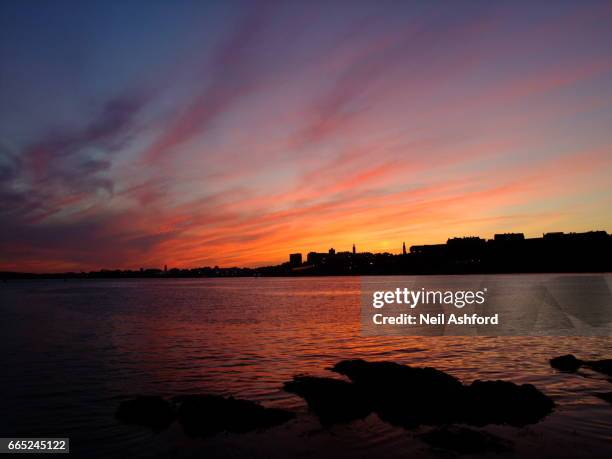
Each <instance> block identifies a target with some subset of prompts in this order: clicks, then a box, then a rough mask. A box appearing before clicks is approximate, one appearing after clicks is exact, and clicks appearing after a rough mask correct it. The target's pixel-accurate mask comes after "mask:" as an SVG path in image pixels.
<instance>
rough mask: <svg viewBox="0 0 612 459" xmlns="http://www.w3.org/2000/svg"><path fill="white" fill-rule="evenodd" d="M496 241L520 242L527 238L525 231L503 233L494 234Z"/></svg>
mask: <svg viewBox="0 0 612 459" xmlns="http://www.w3.org/2000/svg"><path fill="white" fill-rule="evenodd" d="M493 240H494V241H495V242H519V241H524V240H525V235H524V234H523V233H503V234H496V235H495V236H493Z"/></svg>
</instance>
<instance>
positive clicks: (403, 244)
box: [402, 242, 406, 255]
mask: <svg viewBox="0 0 612 459" xmlns="http://www.w3.org/2000/svg"><path fill="white" fill-rule="evenodd" d="M402 254H404V255H406V243H405V242H404V243H402Z"/></svg>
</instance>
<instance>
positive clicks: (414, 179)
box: [0, 0, 612, 272]
mask: <svg viewBox="0 0 612 459" xmlns="http://www.w3.org/2000/svg"><path fill="white" fill-rule="evenodd" d="M0 121H1V122H0V270H11V271H30V272H56V271H67V270H97V269H101V268H106V269H111V268H125V269H138V268H140V267H160V266H163V265H164V264H167V265H168V267H180V268H185V267H197V266H214V265H218V266H263V265H269V264H277V263H280V262H284V261H286V260H287V259H288V254H289V253H292V252H302V253H304V254H305V253H307V252H308V251H327V250H328V249H329V248H331V247H334V248H335V249H336V250H338V251H342V250H350V249H351V246H352V244H353V243H355V244H356V246H357V251H373V252H378V251H389V252H392V253H399V252H400V251H401V247H402V242H406V245H407V246H410V245H414V244H427V243H442V242H445V241H446V239H447V238H448V237H453V236H470V235H477V236H481V237H485V238H491V237H492V236H493V234H494V233H500V232H524V233H525V234H526V236H528V237H534V236H540V235H541V234H542V233H543V232H548V231H566V232H569V231H587V230H594V229H599V230H606V231H609V232H610V231H612V2H610V1H607V2H599V1H576V2H562V1H555V2H532V1H531V2H490V1H484V2H475V1H454V2H429V1H419V2H410V1H394V2H387V1H364V2H359V1H342V0H336V1H316V0H315V1H313V2H302V1H300V2H291V1H278V2H258V1H246V2H234V1H217V2H205V1H193V2H190V1H180V0H179V1H170V0H167V1H153V0H147V1H136V0H133V1H129V2H123V1H115V0H110V1H109V0H105V1H98V2H96V1H87V2H83V1H76V0H75V1H62V0H59V1H58V0H56V1H52V2H51V1H45V0H39V1H36V0H0Z"/></svg>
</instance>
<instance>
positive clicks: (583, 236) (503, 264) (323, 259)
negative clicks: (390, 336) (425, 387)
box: [0, 231, 612, 280]
mask: <svg viewBox="0 0 612 459" xmlns="http://www.w3.org/2000/svg"><path fill="white" fill-rule="evenodd" d="M610 271H612V235H610V234H608V233H607V232H606V231H587V232H584V233H562V232H551V233H544V234H543V235H542V237H537V238H525V236H524V234H523V233H503V234H495V235H494V237H493V239H483V238H481V237H478V236H470V237H453V238H449V239H448V240H447V241H446V243H444V244H431V245H413V246H411V247H410V249H409V250H406V243H405V242H404V243H402V252H401V253H399V254H392V253H388V252H383V253H372V252H358V251H357V250H356V246H355V244H353V246H352V249H351V250H350V251H344V252H337V251H336V250H335V249H334V248H330V249H329V250H328V251H327V252H308V253H307V254H306V257H305V259H304V258H303V256H302V253H291V254H289V261H287V262H285V263H281V264H279V265H274V266H264V267H259V268H240V267H229V268H221V267H218V266H214V267H209V266H207V267H199V268H185V269H181V268H168V266H167V265H164V267H163V268H140V269H138V270H120V269H114V270H109V269H101V270H99V271H89V272H63V273H24V272H0V278H2V279H3V280H8V279H53V278H59V279H61V278H164V277H169V278H180V277H185V278H193V277H253V276H338V275H341V276H347V275H362V276H363V275H401V274H405V275H420V274H496V273H545V272H547V273H563V272H610Z"/></svg>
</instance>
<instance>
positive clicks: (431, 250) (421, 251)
mask: <svg viewBox="0 0 612 459" xmlns="http://www.w3.org/2000/svg"><path fill="white" fill-rule="evenodd" d="M445 251H446V244H430V245H413V246H411V247H410V253H413V254H418V255H441V254H443V253H444V252H445Z"/></svg>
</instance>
